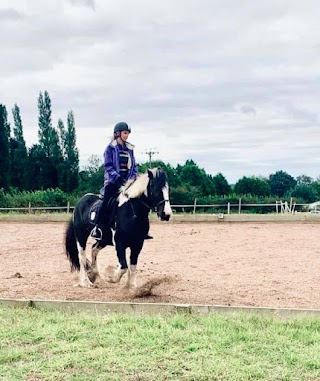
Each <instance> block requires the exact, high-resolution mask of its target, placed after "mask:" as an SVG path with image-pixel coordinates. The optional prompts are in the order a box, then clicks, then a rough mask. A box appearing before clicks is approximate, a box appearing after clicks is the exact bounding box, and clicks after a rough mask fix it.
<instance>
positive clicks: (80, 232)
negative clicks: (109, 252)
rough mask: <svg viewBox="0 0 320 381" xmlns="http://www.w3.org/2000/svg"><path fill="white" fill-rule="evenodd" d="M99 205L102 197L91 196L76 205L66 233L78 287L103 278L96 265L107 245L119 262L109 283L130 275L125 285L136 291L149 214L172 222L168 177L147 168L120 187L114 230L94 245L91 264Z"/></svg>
mask: <svg viewBox="0 0 320 381" xmlns="http://www.w3.org/2000/svg"><path fill="white" fill-rule="evenodd" d="M99 203H100V204H101V203H102V200H101V197H99V196H98V195H95V194H92V193H88V194H85V195H84V196H83V197H82V198H81V199H80V200H79V201H78V202H77V203H76V205H75V208H74V212H73V216H72V219H71V220H70V221H69V223H68V225H67V228H66V232H65V249H66V255H67V258H68V259H69V262H70V266H71V270H72V271H73V270H78V271H79V272H80V275H79V278H80V281H79V286H81V287H93V286H94V282H95V281H96V279H97V278H99V277H100V274H99V271H98V266H97V256H98V253H99V251H100V250H101V249H103V248H104V247H106V246H107V245H110V246H115V249H116V253H117V257H118V262H119V263H118V266H117V268H116V269H115V270H114V271H113V274H111V275H110V276H109V279H108V280H109V281H110V282H113V283H118V282H120V280H121V278H122V276H123V275H124V274H125V273H127V275H128V278H127V285H126V286H127V287H128V288H135V287H136V286H137V283H136V270H137V263H138V257H139V254H140V252H141V250H142V248H143V244H144V239H145V236H146V234H147V232H148V231H149V224H150V222H149V212H150V211H151V210H154V211H155V212H156V213H157V216H158V218H159V219H160V220H162V221H169V219H170V216H171V215H172V209H171V206H170V200H169V185H168V180H167V174H166V172H165V171H164V170H163V169H160V168H152V169H148V170H147V172H146V173H144V174H141V175H138V177H137V178H136V179H135V180H133V181H132V180H129V181H127V182H126V183H125V184H124V185H123V186H122V187H121V188H120V190H119V194H118V197H117V205H116V211H115V223H114V225H113V226H112V227H108V228H105V229H103V236H102V240H100V241H98V240H96V242H95V243H94V244H93V245H92V247H91V263H90V261H89V260H88V259H87V257H86V245H87V240H88V237H89V235H90V232H91V231H92V228H93V223H94V215H95V210H96V208H97V206H99ZM127 248H129V249H130V263H129V267H128V263H127V259H126V249H127Z"/></svg>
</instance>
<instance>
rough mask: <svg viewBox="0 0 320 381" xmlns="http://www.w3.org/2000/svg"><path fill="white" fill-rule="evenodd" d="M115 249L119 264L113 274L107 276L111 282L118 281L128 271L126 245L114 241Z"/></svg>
mask: <svg viewBox="0 0 320 381" xmlns="http://www.w3.org/2000/svg"><path fill="white" fill-rule="evenodd" d="M116 251H117V257H118V261H119V264H118V266H117V268H116V269H115V271H114V272H113V274H111V276H109V281H110V282H112V283H119V282H120V280H121V278H122V277H123V275H124V274H125V273H126V272H127V271H128V264H127V259H126V246H125V245H124V244H123V243H122V242H116Z"/></svg>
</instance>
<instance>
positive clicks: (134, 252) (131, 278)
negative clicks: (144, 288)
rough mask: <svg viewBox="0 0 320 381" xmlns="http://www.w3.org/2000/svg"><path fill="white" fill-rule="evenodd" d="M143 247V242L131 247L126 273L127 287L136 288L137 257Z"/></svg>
mask: <svg viewBox="0 0 320 381" xmlns="http://www.w3.org/2000/svg"><path fill="white" fill-rule="evenodd" d="M142 247H143V241H142V242H139V244H137V245H134V246H132V247H131V252H130V267H129V271H128V280H127V287H129V288H130V287H137V279H136V278H137V277H136V275H137V263H138V257H139V254H140V252H141V250H142Z"/></svg>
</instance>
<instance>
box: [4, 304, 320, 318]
mask: <svg viewBox="0 0 320 381" xmlns="http://www.w3.org/2000/svg"><path fill="white" fill-rule="evenodd" d="M0 307H12V308H23V307H25V308H28V307H29V308H35V309H39V310H59V311H65V312H85V313H94V314H96V315H112V314H124V315H134V316H137V315H138V316H169V315H173V314H188V315H211V314H235V313H243V314H251V315H260V316H269V317H270V316H273V317H276V318H282V319H291V318H297V317H311V316H312V317H319V318H320V310H317V309H296V308H273V307H246V306H223V305H201V304H171V303H159V304H158V303H129V302H91V301H65V300H37V299H35V300H25V299H0Z"/></svg>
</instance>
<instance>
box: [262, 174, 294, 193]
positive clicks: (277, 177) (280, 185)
mask: <svg viewBox="0 0 320 381" xmlns="http://www.w3.org/2000/svg"><path fill="white" fill-rule="evenodd" d="M269 184H270V188H271V194H272V195H274V196H279V197H283V196H284V195H285V194H286V193H287V192H289V191H290V190H292V189H293V188H294V187H295V186H296V184H297V181H296V180H295V179H294V178H293V177H292V176H290V175H289V174H288V173H287V172H284V171H277V172H276V173H274V174H271V175H270V176H269Z"/></svg>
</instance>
